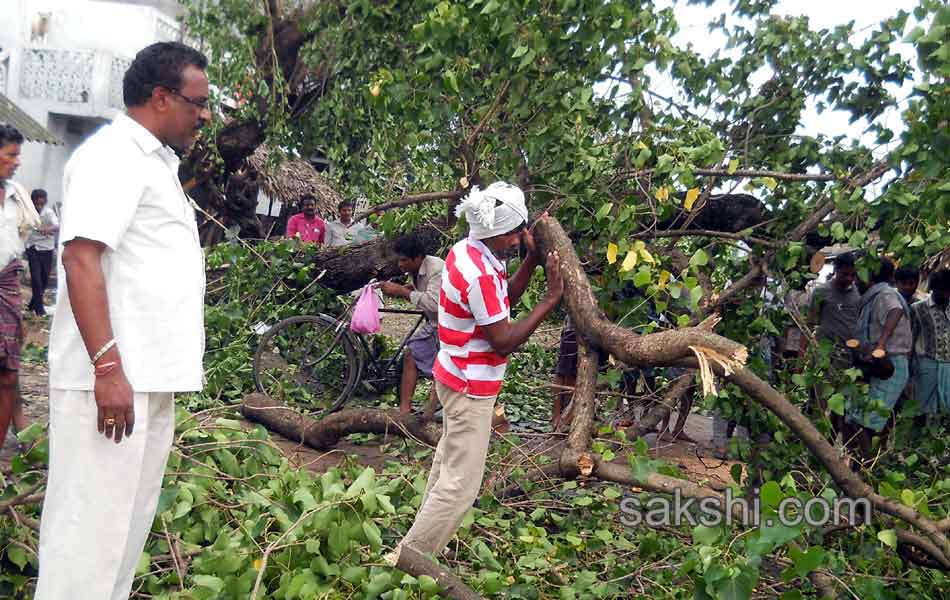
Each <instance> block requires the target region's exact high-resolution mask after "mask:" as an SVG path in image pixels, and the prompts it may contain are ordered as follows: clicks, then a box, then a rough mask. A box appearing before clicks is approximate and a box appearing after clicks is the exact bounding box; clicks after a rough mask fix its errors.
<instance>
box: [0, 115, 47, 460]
mask: <svg viewBox="0 0 950 600" xmlns="http://www.w3.org/2000/svg"><path fill="white" fill-rule="evenodd" d="M22 144H23V136H22V135H21V134H20V132H19V131H17V130H16V129H15V128H14V127H11V126H9V125H0V447H2V446H3V442H4V441H5V439H6V436H7V428H8V427H9V426H10V420H11V419H12V418H13V417H14V413H16V414H17V418H16V420H17V421H19V423H17V425H18V426H21V425H23V424H25V423H24V421H25V419H23V413H22V411H21V409H20V394H19V369H20V350H21V349H22V347H23V319H22V317H21V314H20V304H21V300H20V272H21V271H22V270H23V265H22V263H21V262H20V255H21V254H22V253H23V239H24V238H25V237H26V234H27V232H29V230H30V229H31V228H32V227H35V226H37V225H38V224H39V216H38V215H37V214H36V211H35V210H34V209H33V203H32V202H30V199H29V197H28V196H27V195H26V190H25V189H23V186H21V185H20V184H18V183H16V182H14V181H13V180H12V179H11V178H12V177H13V174H14V173H16V170H17V168H18V167H19V166H20V146H21V145H22Z"/></svg>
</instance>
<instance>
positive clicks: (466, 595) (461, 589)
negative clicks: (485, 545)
mask: <svg viewBox="0 0 950 600" xmlns="http://www.w3.org/2000/svg"><path fill="white" fill-rule="evenodd" d="M383 560H385V561H386V562H388V563H389V564H390V565H392V566H394V567H396V568H397V569H399V570H400V571H402V572H403V573H408V574H410V575H412V576H413V577H419V576H420V575H428V576H429V577H431V578H432V579H434V580H435V583H436V584H437V585H438V586H439V587H440V588H442V595H444V596H446V597H448V598H453V599H454V600H481V598H482V597H481V596H479V595H478V594H476V593H475V592H473V591H472V589H471V588H469V587H468V586H467V585H465V584H464V583H462V580H461V579H459V578H458V577H456V576H455V575H454V574H453V573H452V572H451V571H449V570H447V569H443V568H442V567H440V566H439V565H438V564H436V563H435V562H433V561H431V560H429V559H428V558H427V557H426V556H425V555H424V554H422V553H421V552H418V551H416V550H413V549H412V548H410V547H409V546H396V549H395V550H393V551H392V552H391V553H389V554H387V555H386V556H385V557H384V559H383Z"/></svg>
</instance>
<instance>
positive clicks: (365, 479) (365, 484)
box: [343, 467, 376, 499]
mask: <svg viewBox="0 0 950 600" xmlns="http://www.w3.org/2000/svg"><path fill="white" fill-rule="evenodd" d="M375 480H376V471H374V470H373V467H366V468H365V469H363V471H362V472H361V473H360V474H359V476H358V477H357V478H356V480H354V481H353V484H352V485H350V487H349V488H347V490H346V494H344V495H343V498H345V499H350V498H356V497H357V496H359V495H360V494H362V493H363V491H364V490H366V489H368V488H370V487H372V485H373V482H374V481H375Z"/></svg>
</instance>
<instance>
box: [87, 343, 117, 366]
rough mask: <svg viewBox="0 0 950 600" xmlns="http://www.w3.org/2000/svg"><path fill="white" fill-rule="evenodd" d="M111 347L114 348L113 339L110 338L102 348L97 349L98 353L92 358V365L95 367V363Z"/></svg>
mask: <svg viewBox="0 0 950 600" xmlns="http://www.w3.org/2000/svg"><path fill="white" fill-rule="evenodd" d="M113 346H115V338H112V339H111V340H109V341H108V342H106V343H105V345H103V346H102V348H99V351H98V352H96V353H95V354H94V355H93V357H92V360H91V362H92V364H93V365H95V364H96V361H97V360H99V359H100V358H102V355H103V354H105V353H106V352H108V351H109V348H111V347H113Z"/></svg>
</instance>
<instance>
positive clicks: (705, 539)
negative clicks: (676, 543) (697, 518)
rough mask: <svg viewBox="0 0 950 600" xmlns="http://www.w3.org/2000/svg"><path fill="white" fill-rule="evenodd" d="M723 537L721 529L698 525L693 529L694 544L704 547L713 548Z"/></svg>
mask: <svg viewBox="0 0 950 600" xmlns="http://www.w3.org/2000/svg"><path fill="white" fill-rule="evenodd" d="M720 537H722V530H721V529H720V528H719V527H706V526H705V525H697V526H696V527H694V528H693V543H695V544H702V545H704V546H712V545H714V544H715V543H716V542H718V541H719V538H720Z"/></svg>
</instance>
